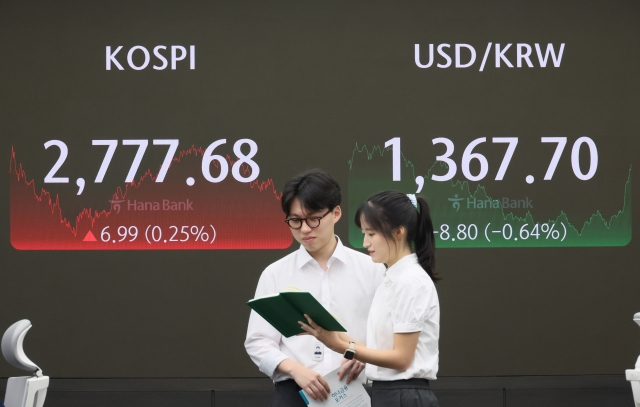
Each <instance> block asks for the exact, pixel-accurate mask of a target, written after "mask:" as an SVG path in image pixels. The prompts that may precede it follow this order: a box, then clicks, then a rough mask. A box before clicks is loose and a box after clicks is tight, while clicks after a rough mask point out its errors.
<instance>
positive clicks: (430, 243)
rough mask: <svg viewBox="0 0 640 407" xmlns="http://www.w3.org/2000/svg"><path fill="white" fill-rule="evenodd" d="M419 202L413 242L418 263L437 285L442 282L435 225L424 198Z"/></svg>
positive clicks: (418, 199) (418, 198)
mask: <svg viewBox="0 0 640 407" xmlns="http://www.w3.org/2000/svg"><path fill="white" fill-rule="evenodd" d="M417 201H418V208H419V209H418V227H417V229H416V234H415V238H414V241H413V244H414V249H415V251H416V255H417V256H418V262H419V263H420V265H421V266H422V268H423V269H424V270H425V271H426V272H427V274H429V277H431V280H433V282H434V283H437V282H438V281H440V280H441V278H440V277H438V273H436V257H435V249H436V243H435V239H434V235H433V223H432V222H431V212H430V211H429V205H428V204H427V201H425V199H424V198H422V197H417Z"/></svg>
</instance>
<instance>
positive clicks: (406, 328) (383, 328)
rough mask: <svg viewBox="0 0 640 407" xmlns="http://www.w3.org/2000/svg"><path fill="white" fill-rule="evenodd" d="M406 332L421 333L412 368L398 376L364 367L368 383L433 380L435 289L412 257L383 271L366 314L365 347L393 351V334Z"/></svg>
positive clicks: (435, 365) (394, 372)
mask: <svg viewBox="0 0 640 407" xmlns="http://www.w3.org/2000/svg"><path fill="white" fill-rule="evenodd" d="M409 332H420V336H419V339H418V346H417V348H416V354H415V357H414V358H413V362H412V363H411V366H410V367H409V368H408V369H407V370H405V371H404V372H400V371H398V370H395V369H388V368H384V367H378V366H374V365H370V364H367V367H366V371H365V372H366V375H367V377H368V378H369V379H371V380H382V381H388V380H400V379H412V378H422V379H431V380H433V379H435V378H436V373H437V372H438V337H439V333H440V304H439V302H438V293H437V292H436V287H435V285H434V284H433V281H431V277H429V275H428V274H427V273H426V272H425V271H424V269H423V268H422V267H421V266H420V264H419V263H418V257H417V256H416V255H415V254H411V255H408V256H405V257H403V258H402V259H400V260H398V262H396V263H395V264H394V265H393V266H391V267H389V268H388V269H387V271H385V274H384V279H383V280H382V284H380V286H379V287H378V289H377V291H376V293H375V295H374V297H373V303H372V304H371V310H370V311H369V320H368V323H367V347H368V348H372V349H393V334H394V333H409Z"/></svg>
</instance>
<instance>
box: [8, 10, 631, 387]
mask: <svg viewBox="0 0 640 407" xmlns="http://www.w3.org/2000/svg"><path fill="white" fill-rule="evenodd" d="M463 4H464V7H462V5H463ZM639 14H640V6H638V5H637V4H636V3H633V2H613V3H606V4H604V3H603V4H582V5H577V4H572V3H571V2H542V3H540V2H536V3H517V4H516V3H510V2H505V1H490V2H482V3H476V2H465V3H459V4H458V3H456V4H453V3H450V2H443V1H436V2H402V3H393V2H377V3H375V4H373V3H368V2H349V3H344V2H330V3H305V4H299V3H296V2H279V3H277V4H267V3H259V2H207V3H205V2H182V3H173V2H164V1H160V2H128V3H118V2H90V3H86V2H61V3H57V4H39V3H32V2H24V3H3V4H2V5H0V33H1V34H2V38H4V39H5V40H4V41H3V42H2V44H1V45H0V46H1V48H0V50H1V51H2V55H3V62H2V63H1V65H0V74H1V75H2V78H3V82H4V85H3V87H4V89H3V92H2V95H1V96H0V106H1V109H0V132H1V133H2V135H3V137H2V141H1V144H0V152H3V154H4V160H5V165H6V167H5V168H6V169H7V174H6V176H5V177H4V182H5V184H4V188H3V190H4V191H5V192H4V195H2V196H3V198H2V199H1V200H0V202H1V205H3V206H0V210H2V211H3V213H4V222H3V223H2V226H3V228H4V233H3V234H1V235H0V236H3V237H2V239H3V240H1V242H2V245H3V249H2V256H3V258H4V259H5V264H6V265H7V267H6V269H5V270H4V271H3V281H4V286H5V287H6V289H7V295H6V296H5V297H4V301H3V302H1V304H2V307H1V309H0V315H1V316H2V317H1V318H0V321H1V322H3V323H6V325H7V326H8V325H9V324H10V323H11V322H12V321H13V320H14V319H17V318H22V317H28V318H30V319H31V320H32V322H34V330H33V332H34V333H36V332H37V331H38V329H40V328H39V326H42V335H43V338H44V337H52V338H54V341H53V343H54V344H56V345H57V346H58V347H59V349H58V352H57V353H56V354H55V355H54V354H48V352H50V351H51V349H50V347H51V345H49V344H47V345H45V344H42V345H38V346H39V347H38V348H37V349H35V351H34V352H35V353H36V354H38V355H39V358H40V359H39V360H43V359H44V361H45V362H48V363H49V364H50V365H52V366H53V370H54V372H53V373H51V374H52V375H54V374H59V375H66V377H123V376H127V377H147V376H148V375H151V376H153V375H158V376H163V377H180V376H184V377H186V376H190V377H193V376H214V377H232V376H233V377H242V376H249V377H251V376H260V373H259V371H258V370H257V368H256V367H255V366H254V365H253V364H252V363H251V361H250V360H249V359H248V357H247V356H246V354H245V353H244V348H243V345H242V342H243V339H244V334H245V329H246V322H247V320H248V313H249V309H248V307H246V305H245V302H246V301H247V300H248V299H250V298H252V296H253V291H254V289H255V285H256V283H257V279H258V277H259V275H260V273H261V271H262V270H263V269H264V268H265V267H266V266H267V265H269V264H270V263H271V262H273V261H275V260H276V259H278V258H280V257H283V256H284V255H286V254H288V253H290V252H291V251H293V250H295V249H296V248H297V247H298V245H297V243H296V242H295V241H294V240H293V238H292V235H291V233H290V231H289V229H288V227H287V225H286V223H285V222H284V214H283V213H282V210H281V208H280V198H281V194H282V188H283V185H284V182H285V181H286V180H287V179H289V178H290V177H292V176H294V175H296V174H297V173H299V172H301V171H304V170H306V169H310V168H314V167H320V168H323V169H325V170H327V171H328V172H329V173H331V174H332V175H333V176H334V177H335V178H336V179H337V180H338V182H339V183H340V185H341V187H342V193H343V202H342V205H341V206H342V208H343V213H344V215H345V216H344V217H343V219H342V220H341V221H340V222H339V223H338V225H337V229H336V230H337V233H338V234H339V235H340V237H341V238H342V241H343V243H345V245H347V246H349V247H352V248H355V249H361V248H362V232H361V230H359V229H358V228H357V227H356V225H355V223H354V222H353V216H354V214H355V211H356V209H357V207H358V206H359V205H360V204H361V203H362V202H364V200H365V199H366V198H367V197H368V196H369V195H371V194H373V193H375V192H377V191H380V190H383V189H397V190H400V191H403V192H406V193H418V194H420V195H422V196H423V197H425V198H426V199H427V201H428V202H429V205H430V207H431V211H432V217H433V221H434V227H435V233H436V247H437V258H438V262H437V264H438V266H437V267H438V271H439V272H440V275H441V276H442V277H444V278H443V280H442V282H441V283H439V284H438V286H437V288H438V292H439V295H440V298H441V307H442V321H443V325H442V337H441V343H440V346H441V373H442V374H443V375H479V376H483V375H485V376H486V375H510V374H613V373H620V372H621V371H622V370H621V369H623V368H624V367H625V366H626V365H624V366H623V364H624V363H625V362H628V363H627V365H630V364H631V363H632V361H633V360H635V359H634V358H635V356H633V355H636V356H637V347H636V348H634V346H633V344H636V343H637V341H634V338H633V332H634V331H633V329H634V327H633V325H632V323H631V315H633V313H634V312H638V311H640V309H639V307H640V300H639V299H640V295H638V294H637V293H636V291H637V287H640V274H639V273H637V272H636V271H635V268H634V267H635V266H634V264H636V263H637V262H638V261H639V260H640V258H639V257H638V250H637V248H636V244H637V243H636V242H637V236H634V235H636V234H637V232H638V229H637V220H634V219H635V218H634V217H633V212H634V211H635V208H634V205H635V206H637V204H634V202H636V201H637V199H634V196H633V185H634V182H635V177H636V175H635V167H634V166H636V165H637V161H638V151H640V141H639V140H640V139H639V138H638V133H639V132H640V117H638V115H637V111H638V107H639V100H638V96H637V95H638V94H639V92H640V79H638V75H637V71H638V65H639V64H640V51H638V50H639V49H640V47H638V46H639V45H640V28H639V27H638V25H637V21H638V17H640V15H639ZM577 15H578V16H580V18H576V16H577ZM550 16H553V18H551V17H550ZM636 218H637V216H636ZM27 287H29V288H28V289H29V290H32V293H33V294H32V295H33V296H34V297H37V298H38V299H37V301H36V302H35V303H29V300H28V299H23V296H24V295H25V294H20V293H23V292H24V290H27ZM28 297H29V295H26V297H24V298H28ZM16 301H17V302H24V301H27V304H25V305H24V307H23V308H21V307H20V306H18V305H16V304H17V303H16ZM37 304H39V305H37ZM42 307H45V308H46V311H45V309H44V308H42ZM17 309H21V310H22V311H20V312H18V311H17ZM23 311H24V312H23ZM123 315H127V316H126V317H123ZM189 316H191V317H189ZM190 318H197V320H198V324H202V325H201V326H200V327H199V328H196V327H194V326H193V325H192V324H191V323H190ZM576 319H579V321H576ZM627 322H628V324H627ZM221 326H224V327H225V329H224V330H221V329H219V328H220V327H221ZM69 330H71V331H72V332H80V331H82V332H83V334H82V336H83V337H85V338H89V339H90V342H91V345H90V346H89V345H86V344H84V345H82V344H81V343H82V339H80V338H77V339H72V340H70V341H66V340H65V339H64V337H65V334H64V333H63V332H68V331H69ZM107 332H108V334H107ZM174 332H185V335H186V337H188V338H189V342H190V346H188V347H184V346H181V344H182V342H181V338H182V339H184V338H183V337H182V336H181V335H176V334H174ZM627 332H628V333H629V335H626V333H627ZM625 335H626V336H625ZM34 336H35V335H34ZM620 338H622V339H620ZM636 339H637V338H636ZM611 341H615V342H616V343H617V344H616V345H615V346H612V347H611V348H609V347H608V345H607V344H608V343H611ZM118 342H120V343H126V344H127V349H125V350H122V351H118V350H116V349H117V345H115V343H118ZM140 343H153V345H149V346H140ZM578 343H579V344H580V345H579V346H578V345H577V344H578ZM72 349H80V351H79V352H80V353H79V355H78V356H77V358H79V359H78V360H76V358H74V359H73V360H69V359H65V358H63V357H62V356H59V355H61V354H64V351H65V350H67V351H68V352H71V351H72ZM525 349H528V351H527V350H525ZM602 349H606V350H605V351H602ZM596 350H599V351H600V352H604V353H603V356H599V357H596V358H595V359H590V358H587V357H586V356H585V354H592V353H594V352H596ZM114 353H118V354H120V353H121V356H119V357H115V358H113V357H110V356H109V355H113V354H114ZM159 354H162V355H164V357H163V358H158V357H157V356H158V355H159ZM34 357H35V356H34ZM127 358H128V359H130V360H136V361H137V363H135V364H134V366H125V367H122V366H121V364H119V361H121V360H123V359H127ZM627 359H628V360H627ZM632 359H633V360H632ZM81 360H90V361H92V363H90V364H89V365H85V364H83V363H82V362H81ZM558 360H561V361H562V362H557V361H558ZM185 361H188V362H186V363H185ZM232 361H234V362H233V363H232ZM556 362H557V363H556ZM185 364H188V365H190V366H195V368H194V370H190V369H188V368H186V367H185ZM230 365H231V366H232V367H231V368H230V370H225V369H224V368H223V366H230ZM0 369H1V368H0ZM49 371H50V370H49ZM149 371H152V372H153V373H149Z"/></svg>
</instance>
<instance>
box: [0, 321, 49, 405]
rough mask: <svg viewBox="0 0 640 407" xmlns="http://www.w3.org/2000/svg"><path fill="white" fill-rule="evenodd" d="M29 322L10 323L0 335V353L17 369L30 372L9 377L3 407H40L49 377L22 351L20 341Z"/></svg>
mask: <svg viewBox="0 0 640 407" xmlns="http://www.w3.org/2000/svg"><path fill="white" fill-rule="evenodd" d="M29 329H31V322H30V321H29V320H28V319H23V320H21V321H18V322H16V323H15V324H13V325H11V326H10V327H9V329H7V330H6V331H5V333H4V335H3V336H2V345H1V347H2V355H3V356H4V358H5V359H6V360H7V362H9V363H10V364H12V365H13V366H15V367H17V368H18V369H22V370H27V371H30V372H32V375H31V376H21V377H10V378H9V380H8V381H7V391H6V393H5V396H4V405H5V407H42V405H43V404H44V399H45V396H46V395H47V387H49V377H48V376H43V375H42V370H41V369H40V368H39V367H38V366H37V365H36V364H35V363H33V362H32V361H31V360H29V358H28V357H27V355H25V353H24V349H23V348H22V343H23V342H24V337H25V336H26V335H27V331H28V330H29Z"/></svg>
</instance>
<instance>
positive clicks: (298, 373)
mask: <svg viewBox="0 0 640 407" xmlns="http://www.w3.org/2000/svg"><path fill="white" fill-rule="evenodd" d="M278 370H280V371H282V372H285V373H287V374H289V376H291V377H293V380H295V381H296V383H297V384H298V386H300V388H301V389H302V390H304V391H305V392H306V393H307V394H308V395H309V396H311V398H312V399H314V400H319V401H324V400H326V399H327V398H328V397H329V393H330V392H331V389H329V384H327V381H326V380H324V377H322V375H321V374H320V373H317V372H314V371H313V370H311V369H307V368H306V367H304V366H302V365H301V364H299V363H296V362H294V361H292V360H291V359H285V360H283V361H282V363H280V365H279V366H278Z"/></svg>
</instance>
